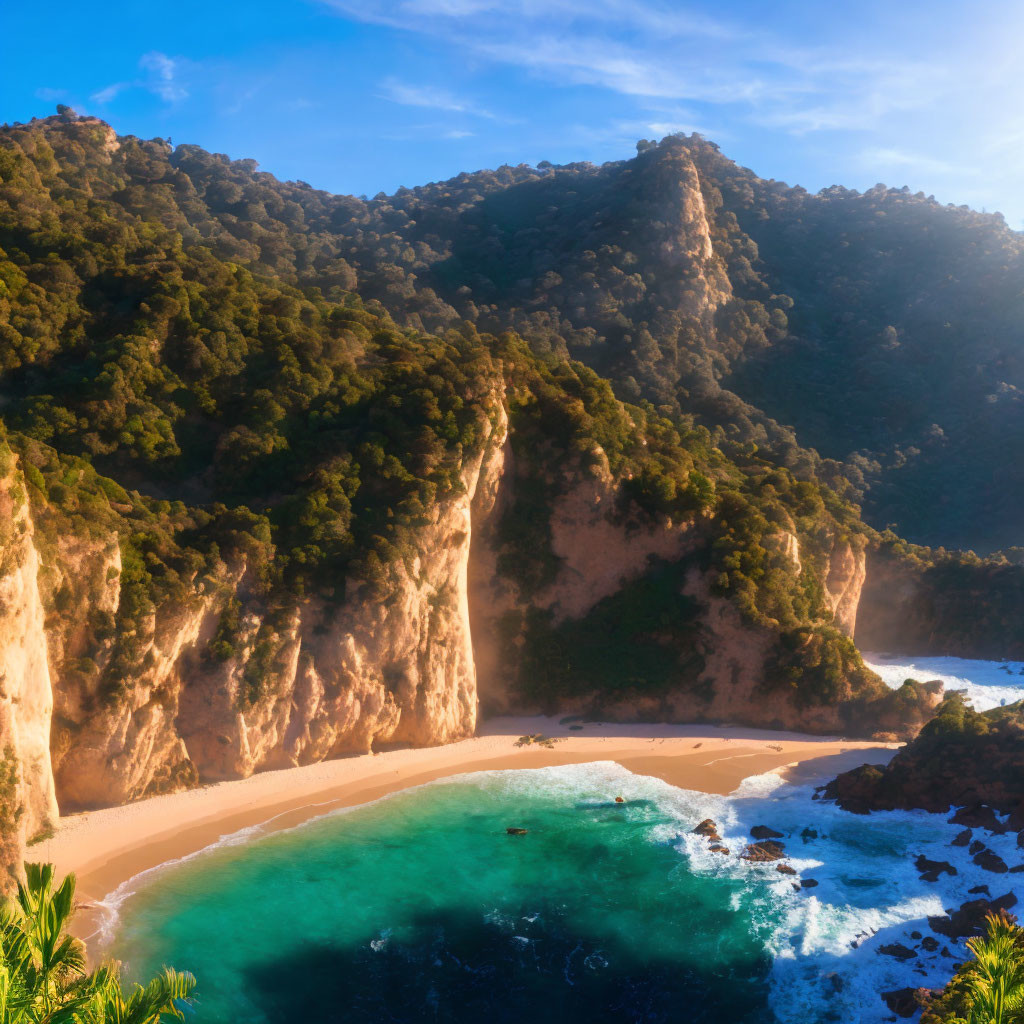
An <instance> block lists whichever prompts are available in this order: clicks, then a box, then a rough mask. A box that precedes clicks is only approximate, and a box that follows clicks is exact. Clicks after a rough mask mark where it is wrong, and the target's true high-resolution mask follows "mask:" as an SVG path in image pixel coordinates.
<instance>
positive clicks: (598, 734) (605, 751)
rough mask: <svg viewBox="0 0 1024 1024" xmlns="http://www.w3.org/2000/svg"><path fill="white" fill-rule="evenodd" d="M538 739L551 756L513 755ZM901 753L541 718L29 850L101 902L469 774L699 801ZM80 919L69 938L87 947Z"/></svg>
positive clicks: (87, 821)
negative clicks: (263, 833) (543, 771)
mask: <svg viewBox="0 0 1024 1024" xmlns="http://www.w3.org/2000/svg"><path fill="white" fill-rule="evenodd" d="M533 733H543V734H544V735H545V736H549V737H552V738H553V739H554V740H555V742H554V743H553V744H552V745H551V746H536V745H529V746H517V745H516V744H517V741H518V740H519V738H520V737H522V736H524V735H529V734H533ZM896 749H898V745H896V744H879V743H872V742H862V741H856V740H842V739H836V738H835V737H820V736H806V735H801V734H797V733H783V732H769V731H766V730H758V729H747V728H740V727H737V728H729V727H721V728H716V727H711V726H705V725H619V724H606V723H596V722H588V723H584V724H583V725H582V728H581V727H580V726H579V725H576V728H575V729H574V728H573V727H572V726H571V725H562V724H559V722H558V721H557V720H555V719H548V718H500V719H493V720H491V721H488V722H485V723H484V724H483V725H482V726H481V729H480V734H479V735H477V736H475V737H473V738H471V739H466V740H461V741H459V742H457V743H451V744H447V745H445V746H440V747H426V748H419V749H404V750H393V751H387V752H383V753H379V754H366V755H360V756H354V757H348V758H342V759H339V760H334V761H324V762H321V763H319V764H314V765H308V766H305V767H300V768H291V769H286V770H283V771H273V772H264V773H261V774H258V775H254V776H252V777H251V778H248V779H242V780H237V781H231V782H221V783H217V784H214V785H208V786H204V787H201V788H199V789H195V790H190V791H188V792H183V793H174V794H170V795H167V796H158V797H153V798H151V799H148V800H141V801H139V802H137V803H132V804H128V805H126V806H122V807H110V808H105V809H102V810H96V811H88V812H84V813H81V814H73V815H69V816H68V817H66V818H63V819H62V820H61V822H60V825H59V827H58V828H57V831H56V834H55V835H54V836H53V838H51V839H48V840H46V841H44V842H42V843H39V844H37V845H36V846H34V847H32V849H31V850H30V856H31V857H32V859H34V860H44V861H52V862H54V863H55V864H56V865H57V869H58V871H59V872H60V873H64V872H68V871H74V872H76V873H77V875H78V883H79V884H78V893H79V899H80V900H81V901H82V902H83V904H86V906H87V905H88V904H89V903H90V902H91V901H96V900H101V899H103V897H104V896H105V895H106V894H108V893H111V892H112V891H113V890H114V889H116V888H117V887H118V885H120V884H121V883H122V882H124V881H126V880H127V879H130V878H132V877H133V876H135V875H137V874H138V873H139V872H142V871H146V870H148V869H150V868H154V867H157V866H158V865H160V864H162V863H165V862H166V861H169V860H174V859H177V858H180V857H183V856H186V855H188V854H190V853H195V852H196V851H198V850H201V849H203V848H204V847H206V846H208V845H210V844H211V843H213V842H216V841H217V840H218V839H219V838H220V837H222V836H225V835H229V834H231V833H233V832H237V831H239V830H240V829H243V828H247V827H249V826H253V825H265V826H267V827H269V828H271V829H275V828H288V827H291V826H294V825H297V824H300V823H301V822H303V821H305V820H308V819H309V818H311V817H314V816H316V815H319V814H323V813H325V812H328V811H331V810H334V809H337V808H342V807H351V806H354V805H357V804H362V803H368V802H369V801H372V800H377V799H379V798H381V797H383V796H386V795H388V794H389V793H393V792H396V791H397V790H401V789H407V788H409V787H411V786H418V785H422V784H423V783H427V782H431V781H433V780H435V779H441V778H446V777H449V776H453V775H459V774H463V773H466V772H475V771H491V770H498V769H510V768H545V767H551V766H554V765H564V764H580V763H584V762H588V761H616V762H618V763H619V764H620V765H622V766H623V767H624V768H626V769H627V770H629V771H631V772H635V773H637V774H641V775H651V776H656V777H657V778H660V779H663V780H664V781H666V782H668V783H670V784H671V785H674V786H679V787H681V788H684V789H693V790H699V791H702V792H707V793H720V794H726V793H730V792H732V791H733V790H734V789H735V788H736V787H737V786H738V785H739V784H740V782H741V781H742V780H743V779H745V778H747V777H748V776H751V775H760V774H763V773H765V772H769V771H785V772H786V773H788V775H789V777H793V778H797V779H810V778H814V777H821V778H827V777H830V776H831V775H833V774H835V773H836V772H838V771H842V770H845V769H846V768H849V767H852V766H854V765H856V764H861V763H863V762H872V763H882V762H884V761H887V760H888V759H889V758H890V757H891V756H892V755H893V753H894V751H895V750H896ZM90 916H91V915H89V914H88V912H86V913H83V914H82V915H81V918H80V923H79V927H78V928H77V929H76V930H77V931H78V932H79V934H81V935H82V936H83V937H88V936H89V934H90V931H92V930H94V926H93V927H90V923H89V922H90Z"/></svg>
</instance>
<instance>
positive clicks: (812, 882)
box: [800, 878, 818, 889]
mask: <svg viewBox="0 0 1024 1024" xmlns="http://www.w3.org/2000/svg"><path fill="white" fill-rule="evenodd" d="M800 886H801V888H803V889H816V888H817V887H818V880H817V879H816V878H802V879H801V880H800Z"/></svg>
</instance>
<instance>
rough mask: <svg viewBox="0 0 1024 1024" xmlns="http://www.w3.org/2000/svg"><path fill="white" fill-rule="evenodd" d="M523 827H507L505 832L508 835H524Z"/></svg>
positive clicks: (525, 831) (525, 830)
mask: <svg viewBox="0 0 1024 1024" xmlns="http://www.w3.org/2000/svg"><path fill="white" fill-rule="evenodd" d="M527 831H528V830H527V829H525V828H507V829H505V832H506V833H507V834H508V835H510V836H525V835H526V833H527Z"/></svg>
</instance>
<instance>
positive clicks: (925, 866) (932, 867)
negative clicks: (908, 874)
mask: <svg viewBox="0 0 1024 1024" xmlns="http://www.w3.org/2000/svg"><path fill="white" fill-rule="evenodd" d="M914 867H916V868H917V870H918V871H920V872H921V878H922V879H924V881H926V882H937V881H938V880H939V875H941V874H947V875H955V874H956V873H957V870H956V868H955V867H953V865H952V864H950V863H949V862H948V861H944V860H929V859H928V858H927V857H926V856H925V855H924V854H923V853H922V854H920V855H919V856H918V858H917V860H915V861H914Z"/></svg>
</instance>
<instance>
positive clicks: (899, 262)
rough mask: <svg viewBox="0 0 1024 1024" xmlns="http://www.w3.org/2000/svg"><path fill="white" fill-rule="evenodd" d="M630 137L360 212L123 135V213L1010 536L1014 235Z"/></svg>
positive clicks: (1018, 410) (886, 194) (691, 146)
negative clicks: (597, 381)
mask: <svg viewBox="0 0 1024 1024" xmlns="http://www.w3.org/2000/svg"><path fill="white" fill-rule="evenodd" d="M96 130H99V129H96ZM23 131H27V129H23ZM638 148H639V149H640V150H641V152H640V153H639V154H638V156H637V158H636V159H634V160H629V161H621V162H618V163H612V164H606V165H603V166H601V167H595V166H593V165H590V164H570V165H565V166H559V167H553V166H551V165H546V164H541V165H540V166H538V167H536V168H534V167H527V166H522V165H520V166H517V167H502V168H499V169H498V170H496V171H481V172H477V173H474V174H462V175H459V176H458V177H457V178H454V179H452V180H450V181H446V182H441V183H437V184H432V185H426V186H422V187H419V188H415V189H400V190H399V191H398V193H396V194H395V195H393V196H385V195H383V194H381V195H379V196H377V197H375V198H374V199H372V200H364V199H356V198H354V197H345V196H331V195H328V194H326V193H322V192H318V191H315V190H314V189H312V188H310V187H309V186H307V185H305V184H304V183H301V182H292V183H282V182H278V181H276V180H275V179H274V178H273V177H272V176H270V175H268V174H265V173H263V172H260V171H259V170H258V169H257V167H256V165H255V164H254V163H253V162H252V161H246V160H241V161H230V160H228V159H227V158H225V157H220V156H215V155H211V154H209V153H206V152H204V151H202V150H200V149H198V148H197V147H193V146H179V147H178V148H177V149H175V150H173V151H171V149H170V147H168V146H166V145H163V144H161V143H160V142H159V141H157V142H152V143H141V142H134V143H133V144H132V147H131V151H130V152H126V153H125V154H124V164H123V167H124V173H125V174H126V175H127V180H126V184H125V187H124V189H122V190H121V192H120V193H119V195H118V202H119V203H121V204H122V205H123V206H124V208H125V209H127V210H143V209H145V210H146V211H147V213H149V214H151V215H154V216H156V217H157V218H158V219H160V220H162V221H165V222H167V223H171V222H177V223H178V225H179V226H182V227H185V226H186V225H187V227H185V237H187V238H189V239H191V240H193V241H198V240H199V239H202V240H203V241H204V242H205V243H207V244H209V245H211V246H212V247H213V249H214V250H215V251H216V252H217V254H218V255H219V256H221V257H222V258H225V259H230V260H232V261H236V262H238V263H239V264H243V265H247V266H250V267H252V266H255V265H258V266H260V267H262V268H264V269H265V270H266V271H267V272H271V273H273V274H274V275H275V276H277V277H279V278H283V279H285V280H287V281H289V282H291V283H293V284H296V285H299V286H309V285H315V286H317V287H319V288H321V289H322V290H323V292H324V294H327V293H329V291H330V289H331V288H340V289H342V290H352V289H356V290H358V292H359V294H360V295H361V296H362V297H363V298H364V299H377V300H379V301H380V302H382V303H383V304H384V306H385V307H386V308H387V309H388V311H389V312H390V314H391V315H392V316H393V317H394V318H395V319H396V320H397V321H398V322H399V323H400V324H403V325H407V326H412V327H415V328H417V329H421V330H422V329H428V330H441V329H443V328H445V327H447V326H450V325H452V324H455V323H458V322H461V321H463V320H465V321H468V322H471V323H473V324H475V325H476V326H477V328H478V329H479V330H481V331H487V332H500V331H501V330H504V329H507V328H513V329H515V330H517V331H518V332H519V333H521V334H522V335H523V336H524V337H525V338H527V339H528V340H529V342H530V344H531V347H532V348H533V349H534V351H537V352H545V351H554V352H559V353H562V354H570V355H572V356H573V357H575V358H578V359H580V360H582V361H584V362H586V363H587V364H588V365H590V366H592V367H593V368H595V369H596V370H597V371H598V372H599V373H601V374H603V375H605V376H608V377H609V378H610V379H612V380H613V382H614V384H615V387H616V391H617V393H618V394H619V395H620V397H622V398H624V399H626V400H629V401H637V400H639V399H640V398H641V397H644V398H648V399H650V400H651V401H653V402H654V403H655V404H656V405H658V406H666V407H669V408H672V409H676V410H679V409H682V410H684V411H686V412H687V413H689V414H691V415H694V416H696V417H697V418H698V419H699V421H700V422H702V423H704V424H705V425H706V426H708V427H709V428H711V429H718V430H720V431H721V432H722V435H723V436H724V437H727V438H729V439H731V440H734V441H737V442H742V443H755V444H758V445H760V446H767V447H769V448H771V449H772V451H773V452H774V453H775V454H776V456H777V457H778V458H780V459H782V460H783V461H784V462H785V463H786V464H787V465H789V466H790V467H791V468H794V469H801V470H803V469H804V468H806V467H807V466H808V464H809V463H814V462H817V461H818V460H819V456H820V457H821V458H823V459H825V460H826V461H825V464H824V466H823V467H822V469H821V470H820V472H822V473H823V474H825V475H826V476H827V477H828V478H829V479H830V480H831V481H832V483H833V485H834V486H836V487H837V488H841V487H842V486H844V485H843V484H842V483H841V481H842V480H845V481H848V482H849V485H850V487H851V488H852V490H851V491H850V493H851V496H852V497H854V498H855V499H857V500H861V499H862V500H863V502H864V507H865V512H866V515H867V518H868V520H869V521H870V522H871V523H872V524H873V525H874V526H876V527H877V528H882V527H884V526H886V525H890V524H892V525H893V526H894V528H895V529H896V531H897V532H898V533H900V534H901V535H903V536H906V537H908V538H909V539H910V540H912V541H915V542H918V543H926V544H931V545H933V546H934V545H943V546H946V547H971V548H975V549H977V550H979V551H982V552H988V551H992V550H996V549H999V548H1003V547H1008V546H1011V545H1015V544H1017V543H1018V542H1019V540H1020V534H1019V531H1018V516H1017V514H1016V509H1017V508H1018V507H1019V506H1020V503H1021V499H1022V497H1024V479H1022V476H1021V474H1020V471H1019V469H1018V468H1017V467H1015V465H1014V464H1012V460H1007V459H1006V458H1005V457H1004V456H1005V446H1004V442H1005V439H1006V438H1007V437H1013V436H1018V433H1019V431H1020V428H1021V426H1022V424H1024V420H1022V416H1024V411H1022V410H1024V404H1022V399H1021V393H1020V389H1021V388H1022V387H1024V380H1022V374H1024V366H1022V355H1021V353H1022V346H1024V342H1022V335H1021V331H1022V328H1021V323H1022V322H1024V319H1022V314H1024V289H1022V285H1021V281H1022V280H1024V255H1022V242H1021V236H1020V235H1019V234H1017V233H1015V232H1012V231H1010V230H1009V229H1008V228H1007V227H1006V225H1005V223H1004V222H1003V220H1002V218H1001V217H1000V216H999V215H997V214H979V213H976V212H974V211H971V210H968V209H967V208H966V207H962V208H954V207H947V206H941V205H939V204H938V203H936V202H935V201H934V200H931V199H930V198H926V197H925V196H923V195H921V194H916V195H914V194H910V193H909V192H908V191H907V190H906V189H902V190H896V189H886V188H884V187H882V186H878V187H876V188H874V189H872V190H870V191H869V192H867V193H865V194H859V193H856V192H852V191H849V190H846V189H842V188H839V187H835V188H832V189H828V190H825V191H824V192H822V193H819V194H817V195H811V194H809V193H807V192H805V191H804V190H803V189H800V188H790V187H788V186H786V185H783V184H782V183H779V182H774V181H764V180H762V179H760V178H758V177H757V176H756V175H755V174H754V173H753V172H751V171H748V170H746V169H743V168H740V167H737V166H736V165H735V164H734V163H732V162H731V161H730V160H728V159H727V158H726V157H724V156H723V155H722V154H721V153H720V152H719V151H718V149H717V147H716V146H714V145H713V144H712V143H710V142H707V141H705V140H703V139H701V138H700V137H698V136H692V137H682V136H671V137H669V138H667V139H665V140H663V141H662V142H661V143H660V144H657V145H656V144H654V143H646V142H645V143H641V144H639V147H638ZM119 162H120V161H119ZM65 173H66V172H65ZM143 197H144V198H143ZM996 470H998V472H996Z"/></svg>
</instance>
